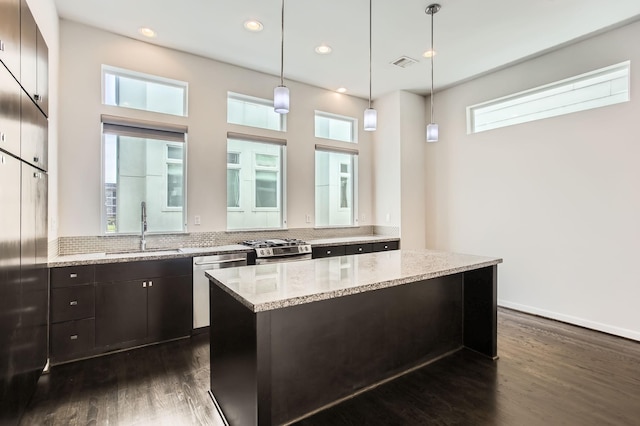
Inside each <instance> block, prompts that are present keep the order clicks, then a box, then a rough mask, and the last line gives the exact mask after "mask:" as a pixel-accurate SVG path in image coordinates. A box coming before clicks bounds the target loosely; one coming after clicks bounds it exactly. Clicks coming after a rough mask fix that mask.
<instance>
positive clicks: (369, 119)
mask: <svg viewBox="0 0 640 426" xmlns="http://www.w3.org/2000/svg"><path fill="white" fill-rule="evenodd" d="M377 123H378V112H377V111H376V110H375V109H373V108H371V0H369V108H367V109H365V110H364V130H366V131H368V132H372V131H374V130H376V125H377Z"/></svg>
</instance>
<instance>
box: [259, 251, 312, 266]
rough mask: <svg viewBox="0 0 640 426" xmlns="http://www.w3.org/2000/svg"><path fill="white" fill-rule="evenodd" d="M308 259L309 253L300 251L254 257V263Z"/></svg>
mask: <svg viewBox="0 0 640 426" xmlns="http://www.w3.org/2000/svg"><path fill="white" fill-rule="evenodd" d="M309 259H311V253H301V254H296V255H291V256H273V257H259V258H257V259H256V265H266V264H268V263H282V262H298V261H301V260H309Z"/></svg>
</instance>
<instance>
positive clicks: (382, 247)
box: [373, 241, 400, 251]
mask: <svg viewBox="0 0 640 426" xmlns="http://www.w3.org/2000/svg"><path fill="white" fill-rule="evenodd" d="M399 247H400V243H399V242H398V241H387V242H384V243H373V251H387V250H398V248H399Z"/></svg>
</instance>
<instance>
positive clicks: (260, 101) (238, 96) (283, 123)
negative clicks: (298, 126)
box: [227, 91, 287, 132]
mask: <svg viewBox="0 0 640 426" xmlns="http://www.w3.org/2000/svg"><path fill="white" fill-rule="evenodd" d="M230 99H232V100H235V101H240V102H246V103H249V104H253V105H257V106H261V107H267V108H269V109H270V110H271V111H273V99H264V98H259V97H256V96H251V95H245V94H244V93H238V92H232V91H228V92H227V124H231V125H235V126H243V127H250V128H252V129H263V130H270V131H273V132H286V131H287V114H278V113H276V112H275V111H273V113H274V114H277V118H278V121H279V123H280V125H279V128H278V129H272V128H270V127H262V126H253V125H251V124H246V123H236V122H233V121H229V100H230Z"/></svg>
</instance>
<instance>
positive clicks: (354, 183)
mask: <svg viewBox="0 0 640 426" xmlns="http://www.w3.org/2000/svg"><path fill="white" fill-rule="evenodd" d="M318 151H320V152H328V153H335V154H349V155H351V157H350V160H351V161H350V169H351V172H350V174H349V177H350V179H349V180H350V188H351V204H352V207H341V204H342V203H341V200H340V197H341V192H342V188H341V181H340V187H339V190H338V198H339V199H338V204H337V205H338V209H339V210H342V211H344V210H351V223H350V224H348V225H336V224H328V225H318V222H317V220H318V214H317V206H315V203H316V191H317V182H316V181H315V175H316V174H317V170H315V169H316V168H317V157H314V211H315V220H316V222H315V223H314V228H315V229H330V228H358V227H359V226H360V224H359V213H358V207H359V195H358V192H359V179H358V174H359V172H358V170H359V169H358V161H359V151H358V150H356V149H348V148H338V147H333V146H326V145H320V144H316V146H315V151H314V156H317V153H318ZM339 164H340V166H339V167H338V175H339V178H340V179H341V178H342V175H343V173H342V171H341V166H342V164H345V163H343V162H342V161H340V163H339ZM348 199H349V197H347V200H348Z"/></svg>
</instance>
